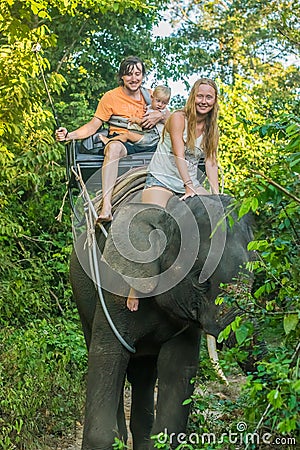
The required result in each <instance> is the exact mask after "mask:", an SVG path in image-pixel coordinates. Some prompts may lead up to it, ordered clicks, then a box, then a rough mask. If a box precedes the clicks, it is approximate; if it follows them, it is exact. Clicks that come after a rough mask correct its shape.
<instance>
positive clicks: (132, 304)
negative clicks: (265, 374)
mask: <svg viewBox="0 0 300 450" xmlns="http://www.w3.org/2000/svg"><path fill="white" fill-rule="evenodd" d="M126 304H127V308H128V309H129V310H130V311H137V310H138V309H139V299H138V298H137V297H132V296H128V298H127V302H126Z"/></svg>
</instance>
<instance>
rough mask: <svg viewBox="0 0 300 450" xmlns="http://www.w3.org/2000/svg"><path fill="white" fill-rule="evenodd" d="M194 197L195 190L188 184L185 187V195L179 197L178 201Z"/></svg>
mask: <svg viewBox="0 0 300 450" xmlns="http://www.w3.org/2000/svg"><path fill="white" fill-rule="evenodd" d="M195 195H197V193H196V191H195V188H194V186H193V184H189V185H187V186H185V194H184V195H183V196H182V197H180V199H179V200H186V199H187V198H189V197H194V196H195Z"/></svg>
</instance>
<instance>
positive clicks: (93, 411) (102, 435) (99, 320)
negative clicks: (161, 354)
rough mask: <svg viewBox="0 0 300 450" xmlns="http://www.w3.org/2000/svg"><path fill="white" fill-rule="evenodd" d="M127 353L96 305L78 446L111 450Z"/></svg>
mask: <svg viewBox="0 0 300 450" xmlns="http://www.w3.org/2000/svg"><path fill="white" fill-rule="evenodd" d="M129 357H130V355H129V352H128V351H127V350H126V349H125V348H124V347H123V346H122V344H121V343H120V342H119V341H118V340H117V338H116V337H115V336H114V334H113V332H112V330H111V329H110V327H109V324H108V323H107V321H106V320H105V318H104V317H103V314H102V310H101V307H100V306H98V307H97V308H96V314H95V320H94V325H93V331H92V340H91V345H90V350H89V364H88V382H87V396H86V412H85V425H84V431H83V443H82V450H111V448H112V445H113V443H114V438H115V437H116V436H118V425H117V418H118V409H119V404H120V398H121V397H122V391H123V386H124V379H125V374H126V370H127V366H128V362H129Z"/></svg>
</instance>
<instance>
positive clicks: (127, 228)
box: [103, 203, 167, 296]
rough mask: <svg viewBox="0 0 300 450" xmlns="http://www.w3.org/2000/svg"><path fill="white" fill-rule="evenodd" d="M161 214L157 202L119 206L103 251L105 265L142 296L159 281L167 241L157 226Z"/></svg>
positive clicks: (161, 210)
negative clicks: (161, 261) (161, 257)
mask: <svg viewBox="0 0 300 450" xmlns="http://www.w3.org/2000/svg"><path fill="white" fill-rule="evenodd" d="M164 215H165V211H164V210H163V208H161V207H159V206H157V205H145V204H142V203H129V204H127V205H125V206H122V207H121V208H120V209H119V211H118V212H117V213H116V214H115V216H114V219H113V221H112V225H111V227H110V231H109V234H108V237H107V240H106V243H105V247H104V251H103V258H104V260H105V262H106V264H107V265H108V266H109V267H110V268H111V269H113V270H114V271H116V272H117V273H118V274H120V275H121V276H122V278H123V279H124V280H125V281H126V282H127V283H128V284H129V285H130V286H131V287H133V288H134V289H136V290H137V291H138V292H139V294H144V295H145V296H148V295H149V294H150V293H151V292H152V291H153V290H154V289H155V288H156V286H157V285H158V282H159V271H160V256H161V255H162V253H163V252H164V249H165V247H166V241H167V238H166V235H165V233H164V232H163V229H162V227H161V226H160V225H159V223H163V220H162V218H163V216H164Z"/></svg>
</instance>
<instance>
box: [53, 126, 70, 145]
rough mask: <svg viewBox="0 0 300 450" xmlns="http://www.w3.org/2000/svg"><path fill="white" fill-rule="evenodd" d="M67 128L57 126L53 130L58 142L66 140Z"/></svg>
mask: <svg viewBox="0 0 300 450" xmlns="http://www.w3.org/2000/svg"><path fill="white" fill-rule="evenodd" d="M67 137H68V130H67V129H66V128H63V127H61V128H59V129H58V130H56V131H55V138H56V140H57V141H58V142H64V141H66V140H67Z"/></svg>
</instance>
